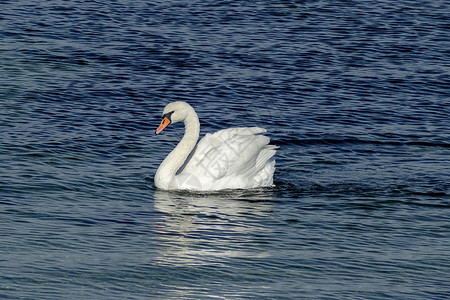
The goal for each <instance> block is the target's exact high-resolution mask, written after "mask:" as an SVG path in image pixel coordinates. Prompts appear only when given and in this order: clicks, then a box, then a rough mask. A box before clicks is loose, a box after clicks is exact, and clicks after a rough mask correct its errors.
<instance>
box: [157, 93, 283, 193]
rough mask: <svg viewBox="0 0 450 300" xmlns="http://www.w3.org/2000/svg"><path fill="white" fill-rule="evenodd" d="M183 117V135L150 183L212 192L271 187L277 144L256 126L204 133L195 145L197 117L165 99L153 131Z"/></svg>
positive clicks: (161, 128)
mask: <svg viewBox="0 0 450 300" xmlns="http://www.w3.org/2000/svg"><path fill="white" fill-rule="evenodd" d="M180 121H184V124H185V134H184V136H183V138H182V139H181V141H180V142H179V143H178V145H177V146H176V147H175V149H173V150H172V152H170V154H169V155H167V157H166V158H165V159H164V161H163V162H162V163H161V165H160V166H159V168H158V171H156V175H155V185H156V187H157V188H160V189H164V190H195V191H217V190H222V189H248V188H257V187H266V186H273V173H274V171H275V160H274V159H273V156H274V155H275V152H276V150H275V149H276V146H273V145H269V142H270V139H269V138H268V137H266V136H264V135H260V133H263V132H266V130H265V129H263V128H259V127H242V128H230V129H224V130H220V131H218V132H216V133H213V134H209V133H208V134H206V135H205V136H204V137H203V138H202V139H201V140H200V141H199V142H198V144H197V145H196V143H197V140H198V138H199V134H200V122H199V120H198V117H197V114H196V112H195V111H194V109H193V108H192V107H191V106H190V105H189V104H187V103H186V102H173V103H169V104H168V105H167V106H166V107H165V108H164V112H163V120H162V122H161V125H160V126H159V127H158V129H157V130H156V133H157V134H158V133H160V132H161V131H162V130H163V129H164V128H165V127H167V126H168V125H169V124H171V123H175V122H180Z"/></svg>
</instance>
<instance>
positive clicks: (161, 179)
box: [155, 111, 200, 189]
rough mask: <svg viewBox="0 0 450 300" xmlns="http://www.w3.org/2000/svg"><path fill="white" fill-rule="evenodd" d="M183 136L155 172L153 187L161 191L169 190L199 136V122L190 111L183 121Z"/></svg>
mask: <svg viewBox="0 0 450 300" xmlns="http://www.w3.org/2000/svg"><path fill="white" fill-rule="evenodd" d="M184 126H185V132H184V136H183V138H182V139H181V141H180V142H179V143H178V145H177V146H176V147H175V149H173V150H172V152H170V153H169V155H167V157H166V158H165V159H164V161H163V162H162V163H161V165H160V166H159V168H158V171H156V175H155V185H156V187H158V188H161V189H169V188H170V187H171V183H172V182H173V180H174V178H175V175H176V173H177V171H178V170H179V169H180V167H181V166H182V165H183V164H184V162H185V161H186V158H187V157H188V156H189V154H190V153H191V151H192V149H194V147H195V144H196V143H197V140H198V137H199V134H200V122H199V121H198V117H197V114H196V113H195V111H191V112H190V113H189V114H188V115H187V117H186V119H185V120H184Z"/></svg>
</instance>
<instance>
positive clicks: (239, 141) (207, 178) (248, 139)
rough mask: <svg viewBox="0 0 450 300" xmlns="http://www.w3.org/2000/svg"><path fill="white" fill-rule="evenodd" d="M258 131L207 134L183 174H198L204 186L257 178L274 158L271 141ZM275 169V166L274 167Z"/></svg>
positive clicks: (228, 130) (256, 128) (248, 129)
mask: <svg viewBox="0 0 450 300" xmlns="http://www.w3.org/2000/svg"><path fill="white" fill-rule="evenodd" d="M264 132H266V130H265V129H263V128H259V127H243V128H230V129H224V130H220V131H218V132H216V133H213V134H206V135H205V136H204V137H203V138H202V139H201V140H200V142H199V143H198V144H197V146H196V148H195V150H194V152H193V153H192V156H191V158H190V159H189V161H188V162H187V163H186V165H185V167H184V169H183V170H182V173H189V174H195V175H196V176H197V177H199V179H201V180H202V181H203V182H216V181H217V180H220V179H223V178H225V177H228V176H230V177H231V178H233V180H235V179H239V178H245V179H248V178H249V177H252V176H255V175H257V174H258V172H260V171H261V170H263V169H264V168H265V167H266V165H267V163H268V161H269V160H270V159H271V157H272V156H273V155H274V154H275V148H276V147H275V146H273V145H268V144H269V142H270V139H269V138H268V137H266V136H264V135H260V133H264ZM272 168H273V166H272Z"/></svg>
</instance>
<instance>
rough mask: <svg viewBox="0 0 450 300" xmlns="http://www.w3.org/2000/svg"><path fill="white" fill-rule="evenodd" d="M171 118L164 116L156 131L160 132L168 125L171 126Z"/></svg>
mask: <svg viewBox="0 0 450 300" xmlns="http://www.w3.org/2000/svg"><path fill="white" fill-rule="evenodd" d="M169 124H170V120H169V118H167V117H163V119H162V121H161V124H159V126H158V128H157V129H156V131H155V133H156V134H159V133H160V132H161V131H163V130H164V128H166V127H167V126H169Z"/></svg>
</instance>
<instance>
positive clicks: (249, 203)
mask: <svg viewBox="0 0 450 300" xmlns="http://www.w3.org/2000/svg"><path fill="white" fill-rule="evenodd" d="M154 199H155V204H154V205H155V209H156V210H157V211H159V212H162V213H164V218H163V221H162V223H161V224H159V225H160V226H159V227H157V229H156V231H157V234H158V237H159V240H160V241H161V245H160V246H161V247H160V253H159V256H158V257H157V261H158V263H160V264H171V265H173V264H176V265H180V264H181V265H199V264H200V265H201V264H211V263H221V262H222V260H223V259H227V258H231V257H244V258H245V257H253V258H254V257H266V256H267V253H265V252H264V251H261V249H259V248H258V247H256V246H255V238H256V239H261V238H263V237H264V236H267V235H269V232H268V229H267V227H266V226H265V225H264V220H267V216H268V215H269V214H270V212H271V210H272V203H273V198H272V193H271V191H270V190H256V191H255V190H253V191H239V192H226V193H225V192H224V193H215V194H208V195H204V194H192V193H183V192H167V191H161V190H157V191H155V194H154Z"/></svg>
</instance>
